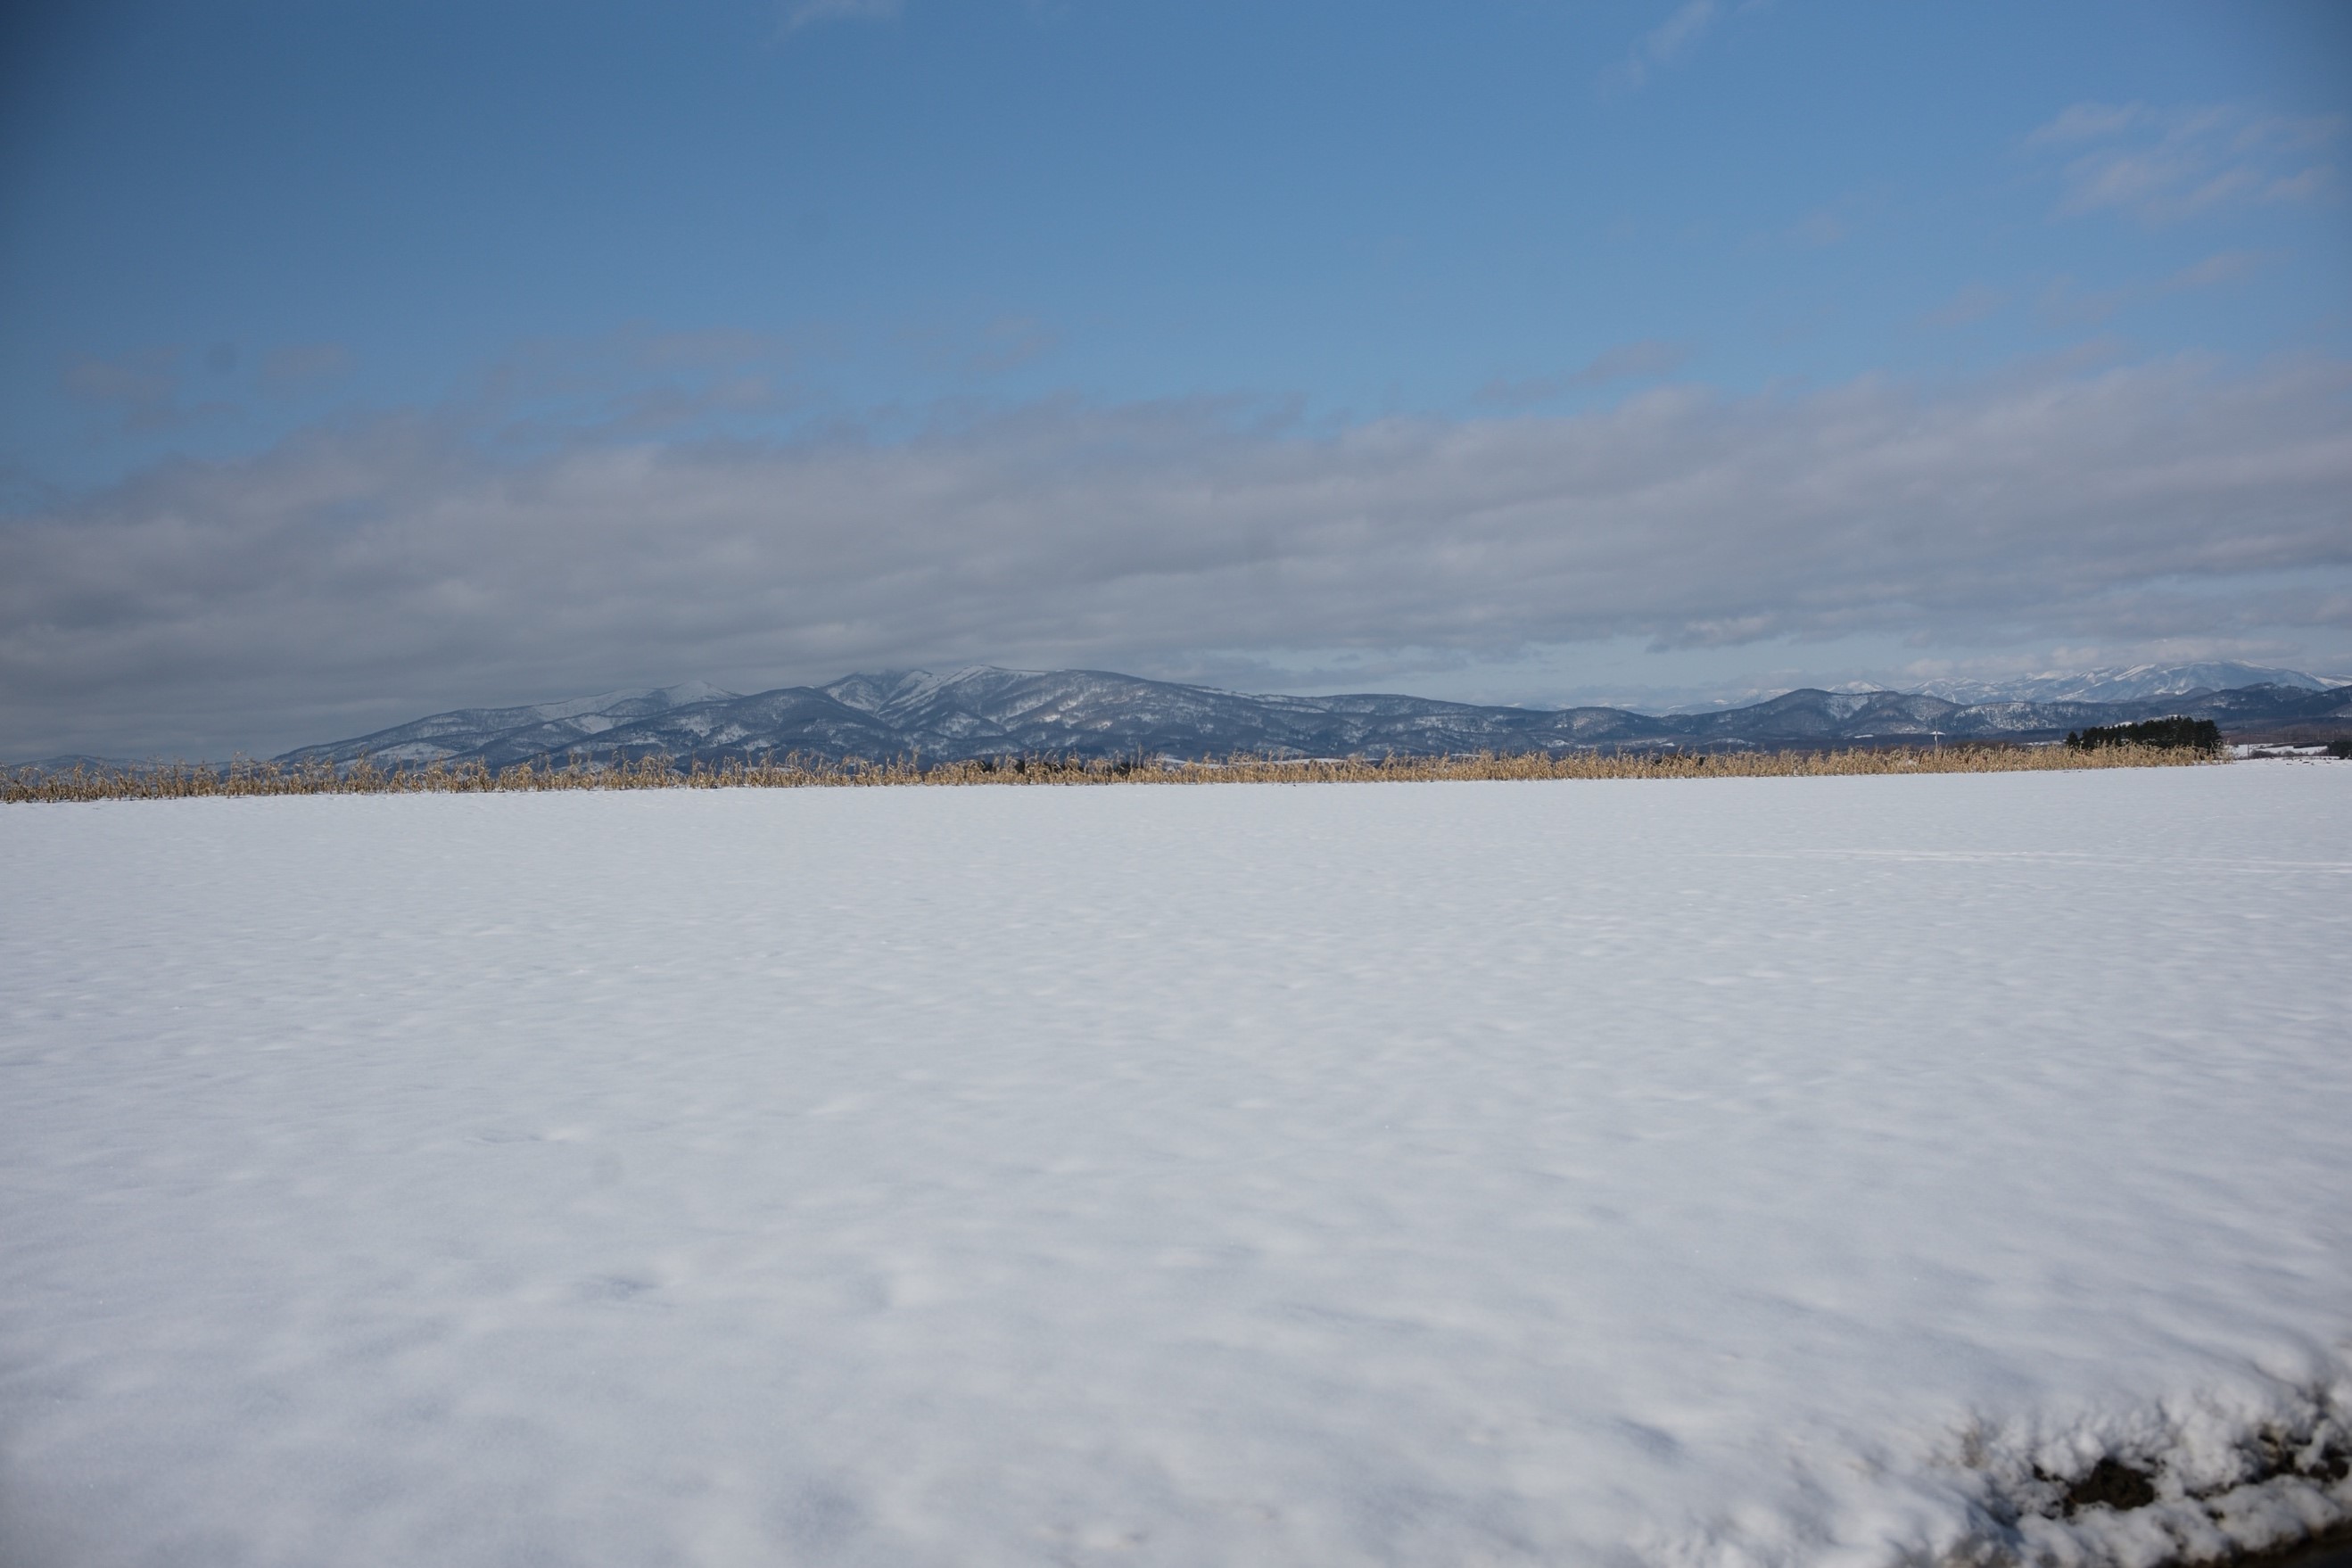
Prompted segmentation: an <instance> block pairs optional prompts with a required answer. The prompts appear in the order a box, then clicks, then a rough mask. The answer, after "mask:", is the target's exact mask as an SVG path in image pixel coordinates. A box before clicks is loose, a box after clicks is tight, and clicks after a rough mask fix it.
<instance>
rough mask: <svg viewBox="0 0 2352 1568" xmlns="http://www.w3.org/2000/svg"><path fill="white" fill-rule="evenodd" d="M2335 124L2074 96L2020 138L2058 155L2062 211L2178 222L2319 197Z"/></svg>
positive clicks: (2326, 180) (2329, 119) (2328, 175)
mask: <svg viewBox="0 0 2352 1568" xmlns="http://www.w3.org/2000/svg"><path fill="white" fill-rule="evenodd" d="M2343 128H2344V126H2343V121H2341V120H2340V119H2339V118H2337V117H2335V116H2312V117H2305V118H2300V119H2296V118H2288V117H2284V116H2277V115H2257V114H2254V113H2252V112H2250V111H2248V110H2242V109H2236V108H2230V107H2205V108H2196V109H2177V110H2155V109H2150V108H2148V107H2147V105H2145V104H2137V103H2134V104H2120V105H2118V104H2100V103H2078V104H2075V105H2074V106H2073V107H2072V108H2070V109H2068V110H2065V111H2064V112H2063V113H2062V114H2060V115H2059V116H2058V117H2057V118H2056V119H2054V120H2053V121H2050V122H2049V123H2048V124H2046V125H2043V126H2042V127H2041V128H2040V129H2038V130H2036V131H2035V132H2032V134H2031V135H2029V136H2027V137H2026V139H2025V146H2026V147H2027V148H2028V149H2030V150H2032V151H2035V152H2041V153H2053V154H2057V155H2062V156H2064V157H2065V159H2066V162H2065V163H2064V164H2063V167H2062V169H2061V170H2060V178H2061V181H2062V182H2063V186H2064V195H2063V196H2062V197H2061V199H2060V204H2059V205H2060V210H2061V211H2062V212H2064V213H2067V214H2070V215H2079V214H2084V213H2091V212H2098V211H2102V210H2114V211H2119V212H2126V213H2129V214H2131V215H2132V216H2136V217H2138V218H2140V219H2141V220H2143V221H2145V222H2148V223H2176V222H2179V221H2182V220H2184V219H2187V218H2191V217H2195V216H2200V215H2201V214H2205V213H2209V212H2212V211H2215V210H2218V209H2221V208H2224V207H2230V206H2237V205H2257V204H2267V203H2281V202H2305V201H2311V200H2314V199H2315V198H2317V197H2319V196H2321V195H2325V194H2326V192H2328V191H2329V190H2330V189H2332V188H2333V185H2334V181H2335V170H2334V167H2333V165H2332V164H2330V163H2327V162H2326V160H2325V158H2324V157H2323V156H2322V155H2321V154H2322V153H2323V152H2324V150H2325V149H2326V147H2327V146H2328V145H2329V144H2330V143H2332V142H2335V141H2336V139H2337V138H2338V137H2339V136H2340V134H2341V133H2342V131H2343Z"/></svg>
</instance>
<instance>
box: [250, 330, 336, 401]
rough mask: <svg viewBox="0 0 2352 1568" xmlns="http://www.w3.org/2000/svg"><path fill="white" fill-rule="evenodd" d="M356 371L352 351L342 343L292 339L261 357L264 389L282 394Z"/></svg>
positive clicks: (286, 394)
mask: <svg viewBox="0 0 2352 1568" xmlns="http://www.w3.org/2000/svg"><path fill="white" fill-rule="evenodd" d="M351 373H352V351H351V350H349V349H348V348H345V347H344V346H343V345H342V344H341V343H288V344H286V345H285V346H284V347H282V348H275V349H272V350H270V351H269V352H268V353H267V354H264V355H263V356H262V360H261V386H262V390H263V391H265V392H268V393H271V394H274V395H278V396H289V395H293V394H295V393H298V392H308V391H310V390H312V389H314V388H316V387H320V386H323V385H326V384H329V383H331V382H337V381H341V379H342V378H343V377H345V376H347V375H349V374H351Z"/></svg>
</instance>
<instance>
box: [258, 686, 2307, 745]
mask: <svg viewBox="0 0 2352 1568" xmlns="http://www.w3.org/2000/svg"><path fill="white" fill-rule="evenodd" d="M2150 668H2151V667H2141V668H2140V669H2139V670H2134V671H2101V672H2093V675H2091V676H2087V677H2082V678H2075V679H2082V680H2094V679H2095V680H2101V681H2104V682H2105V683H2108V684H2113V683H2114V682H2115V681H2116V679H2119V678H2122V677H2126V676H2130V677H2139V678H2143V679H2145V678H2146V677H2147V672H2148V671H2149V669H2150ZM2183 668H2189V669H2196V668H2214V669H2221V670H2226V669H2245V668H2255V667H2245V666H2219V667H2210V666H2209V667H2193V666H2192V667H2183ZM2257 673H2261V674H2264V675H2276V676H2282V677H2291V678H2292V681H2289V680H2284V679H2282V680H2266V681H2261V682H2255V683H2251V684H2248V685H2244V686H2241V687H2236V688H2231V689H2192V690H2189V691H2187V692H2181V693H2177V694H2163V695H2151V696H2147V697H2142V698H2137V699H2133V700H2104V701H2099V700H2016V699H1998V700H1981V701H1972V702H1961V701H1955V700H1949V699H1946V698H1942V697H1937V696H1935V695H1932V694H1929V693H1926V692H1899V691H1875V690H1864V691H1824V690H1821V689H1812V688H1807V689H1801V690H1796V691H1790V692H1785V693H1783V694H1781V695H1780V696H1778V697H1774V698H1771V699H1769V700H1764V701H1760V702H1755V703H1750V704H1748V705H1746V706H1743V707H1738V708H1728V709H1722V710H1714V711H1707V712H1690V713H1669V714H1649V713H1642V712H1637V711H1635V710H1632V709H1626V708H1611V707H1582V708H1567V709H1557V710H1549V709H1532V708H1504V707H1494V706H1486V705H1481V704H1476V703H1465V702H1448V701H1443V700H1436V699H1432V698H1422V697H1408V696H1402V695H1395V694H1388V693H1360V694H1343V695H1339V696H1328V697H1291V696H1280V695H1272V696H1253V695H1248V694H1244V693H1240V692H1233V691H1224V690H1220V689H1216V688H1213V687H1205V686H1191V685H1184V684H1180V683H1176V682H1170V681H1157V680H1148V679H1141V678H1139V677H1136V676H1129V675H1122V674H1118V673H1117V672H1115V671H1108V670H1083V669H1069V670H1017V669H1002V668H995V667H993V666H989V665H973V666H968V667H966V668H961V669H957V670H953V671H950V672H948V673H946V674H935V673H933V672H931V671H929V670H886V671H879V672H861V673H858V674H854V675H848V676H845V677H843V678H842V679H838V680H835V681H833V682H831V683H829V684H827V685H824V686H821V687H810V686H792V687H782V688H778V689H774V690H771V691H762V692H757V693H752V694H750V695H738V694H736V693H733V692H727V691H721V690H719V689H716V688H713V687H709V686H702V685H694V686H688V687H667V688H661V689H652V690H646V691H636V692H615V693H607V694H606V695H605V696H604V697H603V698H596V699H575V700H572V701H568V702H559V703H546V704H538V705H530V706H522V707H510V708H498V709H458V710H452V711H449V712H446V713H436V714H432V715H429V716H427V717H425V718H423V719H419V720H416V721H413V722H410V723H407V724H403V725H397V726H394V727H393V728H391V729H386V730H379V731H373V733H370V734H366V735H359V736H353V737H352V738H350V739H347V740H342V741H335V742H328V743H326V744H323V745H318V746H305V747H301V748H299V749H297V750H295V751H292V752H286V753H284V754H283V755H282V756H281V757H279V758H278V761H280V762H283V763H289V764H294V765H303V764H310V763H322V762H323V763H334V764H336V765H345V764H349V763H354V762H356V761H358V760H359V759H360V758H362V757H366V758H368V759H370V760H371V761H372V762H373V763H376V764H378V765H381V766H421V765H425V764H429V763H436V762H437V763H446V764H455V763H479V764H481V765H484V766H488V767H492V768H503V767H510V766H513V765H516V764H518V763H532V764H534V765H542V764H543V765H550V766H562V765H565V764H568V763H635V762H641V761H644V760H646V759H648V758H655V757H668V758H672V759H675V760H677V761H678V762H681V763H692V762H702V763H722V762H727V761H735V762H750V761H756V760H758V759H761V758H764V757H777V758H781V757H784V756H789V755H798V756H802V757H805V758H810V759H814V760H824V761H828V762H836V763H837V762H841V761H844V760H846V759H850V758H865V759H869V760H870V759H881V758H892V757H908V756H918V755H919V756H921V757H924V758H927V759H930V760H933V761H937V762H942V763H946V762H965V761H973V760H977V759H981V758H987V757H1010V756H1021V755H1041V756H1042V755H1049V754H1050V755H1069V756H1077V757H1106V758H1107V757H1122V756H1124V757H1173V758H1182V759H1199V758H1202V757H1230V756H1237V755H1246V756H1255V757H1266V758H1284V757H1346V756H1364V757H1370V758H1373V759H1379V758H1381V757H1387V756H1391V755H1395V756H1437V755H1447V754H1468V753H1475V752H1498V753H1510V752H1544V753H1550V754H1560V753H1566V752H1589V751H1595V750H1608V749H1619V750H1635V751H1642V750H1660V751H1664V750H1705V751H1715V752H1739V751H1752V750H1780V749H1788V748H1791V747H1795V748H1843V747H1852V746H1856V745H1874V744H1897V743H1903V742H1911V741H1926V742H1934V741H1936V740H1938V739H1940V740H1946V741H1967V740H2008V741H2021V742H2032V741H2052V740H2057V739H2059V738H2061V737H2063V735H2064V733H2065V732H2066V731H2069V730H2073V729H2082V728H2087V727H2090V726H2094V725H2107V724H2115V723H2127V722H2131V721H2136V720H2140V719H2148V718H2160V717H2166V716H2168V715H2171V714H2175V713H2179V714H2183V715H2185V716H2188V717H2191V718H2210V719H2212V720H2214V721H2216V722H2217V723H2219V724H2221V727H2222V729H2223V730H2224V731H2228V732H2232V733H2235V732H2239V731H2248V730H2258V731H2273V730H2277V729H2279V728H2280V727H2282V726H2303V727H2306V728H2312V727H2315V728H2316V729H2317V730H2319V731H2329V732H2333V731H2334V729H2335V728H2338V727H2340V728H2342V729H2343V731H2344V732H2347V733H2352V687H2342V686H2331V685H2327V684H2325V683H2323V682H2321V681H2319V680H2317V679H2315V678H2313V677H2310V676H2306V675H2302V674H2300V673H2299V672H2296V671H2291V670H2267V669H2257ZM2043 679H2054V678H2043Z"/></svg>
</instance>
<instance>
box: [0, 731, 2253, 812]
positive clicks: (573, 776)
mask: <svg viewBox="0 0 2352 1568" xmlns="http://www.w3.org/2000/svg"><path fill="white" fill-rule="evenodd" d="M2217 760H2218V759H2217V758H2216V757H2215V755H2214V754H2213V753H2211V752H2199V751H2192V750H2188V749H2183V748H2178V747H2163V746H2139V745H2119V746H2104V747H2100V748H2098V749H2096V750H2094V751H2077V750H2074V749H2072V748H2069V747H2065V746H2013V745H1968V746H1943V747H1936V748H1932V749H1929V748H1917V749H1914V748H1909V747H1889V748H1885V749H1882V750H1874V751H1845V752H1735V753H1729V754H1726V755H1720V756H1711V755H1706V754H1703V753H1699V752H1623V753H1612V752H1567V753H1563V754H1559V755H1546V754H1543V753H1539V752H1514V753H1496V752H1480V753H1477V754H1475V755H1471V756H1451V757H1390V758H1387V759H1385V760H1382V761H1379V762H1374V761H1371V760H1369V759H1367V758H1363V757H1345V758H1314V759H1307V760H1286V759H1276V758H1269V757H1234V758H1229V759H1227V760H1225V761H1223V762H1212V761H1206V760H1203V761H1201V762H1191V763H1181V762H1174V761H1168V760H1161V759H1143V758H1133V757H1129V758H1119V759H1113V760H1105V759H1100V758H1097V759H1091V760H1090V759H1087V758H1081V757H1073V756H1027V757H1003V758H990V759H986V760H982V761H979V762H966V763H924V762H922V761H921V760H920V759H919V758H904V759H900V760H898V761H894V762H881V763H866V762H858V761H854V760H853V761H850V762H845V763H832V762H826V761H824V760H822V759H808V758H803V757H797V756H793V757H787V758H784V759H782V761H775V760H765V759H763V760H761V761H759V762H748V763H746V762H733V761H730V762H726V763H719V764H716V765H711V764H707V763H691V764H689V765H687V766H684V767H680V766H677V765H675V764H673V763H670V762H669V761H668V760H667V759H666V758H658V757H648V758H646V759H643V760H641V761H638V762H635V763H608V764H597V763H570V764H567V765H565V766H562V767H554V766H538V767H533V766H530V765H528V764H519V765H517V766H514V767H510V768H504V769H499V770H492V769H490V768H487V767H484V766H482V765H481V764H480V763H459V764H457V765H455V766H445V765H443V764H440V763H434V764H431V765H429V766H425V767H399V768H383V767H378V766H376V765H374V764H373V763H370V762H368V761H366V760H364V759H362V761H360V762H358V763H353V764H352V765H350V766H347V767H345V768H342V769H341V770H338V769H336V768H334V767H332V766H331V765H329V764H327V763H310V764H305V765H300V766H289V765H286V764H283V763H255V762H236V763H229V764H227V765H226V766H224V767H215V766H213V765H211V764H209V763H159V764H155V765H152V766H148V767H136V768H89V767H78V768H75V769H72V770H71V771H69V772H58V773H42V772H39V771H37V770H34V769H29V768H26V769H18V770H16V771H15V772H13V773H5V774H0V801H43V800H50V801H69V800H177V799H182V798H184V797H189V796H195V795H428V794H430V795H471V794H481V793H488V792H509V791H518V790H574V789H832V788H856V787H868V786H875V785H904V784H1380V783H1390V782H1399V783H1404V782H1410V783H1423V782H1430V781H1436V780H1469V779H1705V778H1765V777H1786V776H1805V777H1822V776H1832V775H1841V774H1856V773H2026V772H2041V771H2046V770H2070V769H2080V768H2147V767H2180V766H2185V765H2192V764H2198V763H2211V762H2215V761H2217Z"/></svg>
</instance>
